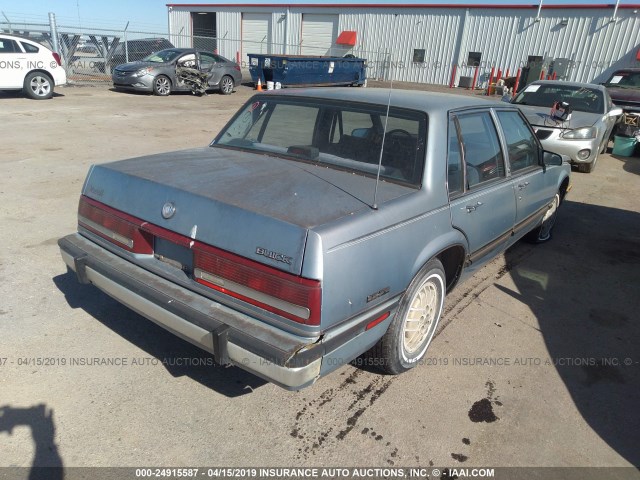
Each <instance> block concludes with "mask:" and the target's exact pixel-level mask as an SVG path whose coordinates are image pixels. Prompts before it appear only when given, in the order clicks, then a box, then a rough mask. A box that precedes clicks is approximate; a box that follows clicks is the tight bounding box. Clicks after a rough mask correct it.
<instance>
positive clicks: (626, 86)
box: [603, 68, 640, 137]
mask: <svg viewBox="0 0 640 480" xmlns="http://www.w3.org/2000/svg"><path fill="white" fill-rule="evenodd" d="M603 85H604V86H605V87H606V88H607V91H608V92H609V95H611V100H613V103H614V104H615V105H616V106H618V107H620V108H622V110H623V115H622V117H620V120H619V121H618V122H617V123H616V125H615V127H614V129H613V132H612V135H621V136H625V137H630V136H634V135H635V133H636V132H637V131H638V130H640V119H639V116H640V68H624V69H622V70H616V71H615V72H613V74H612V75H611V77H609V79H608V80H607V81H606V82H604V83H603Z"/></svg>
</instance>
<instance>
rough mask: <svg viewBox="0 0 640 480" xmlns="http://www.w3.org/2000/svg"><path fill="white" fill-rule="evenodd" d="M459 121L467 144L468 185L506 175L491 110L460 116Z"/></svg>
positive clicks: (470, 186)
mask: <svg viewBox="0 0 640 480" xmlns="http://www.w3.org/2000/svg"><path fill="white" fill-rule="evenodd" d="M458 124H459V125H460V136H461V137H462V145H463V147H464V161H465V163H466V165H465V167H466V170H467V187H468V188H473V187H474V186H475V185H479V184H482V183H485V182H489V181H491V180H495V179H498V178H503V177H504V176H505V170H504V158H503V156H502V150H500V142H499V141H498V133H497V132H496V127H495V125H494V124H493V120H492V118H491V115H490V114H489V112H479V113H469V114H464V115H460V116H459V117H458Z"/></svg>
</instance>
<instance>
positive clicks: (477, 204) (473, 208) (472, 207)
mask: <svg viewBox="0 0 640 480" xmlns="http://www.w3.org/2000/svg"><path fill="white" fill-rule="evenodd" d="M481 206H482V202H477V203H476V204H475V205H467V206H466V207H465V208H466V210H467V213H471V212H475V211H476V210H477V209H478V207H481Z"/></svg>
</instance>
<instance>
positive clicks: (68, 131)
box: [0, 85, 640, 478]
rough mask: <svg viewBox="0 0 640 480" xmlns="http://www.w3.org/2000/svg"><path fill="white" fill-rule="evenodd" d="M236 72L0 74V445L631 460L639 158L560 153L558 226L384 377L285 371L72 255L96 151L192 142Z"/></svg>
mask: <svg viewBox="0 0 640 480" xmlns="http://www.w3.org/2000/svg"><path fill="white" fill-rule="evenodd" d="M396 87H398V85H396ZM251 93H252V91H251V90H250V89H249V88H246V87H240V88H239V89H238V91H237V92H236V93H235V94H233V95H231V96H229V97H223V96H220V95H217V94H212V95H209V96H207V97H203V98H198V97H194V96H192V95H188V94H185V95H172V96H170V97H168V98H159V97H152V96H147V95H138V94H127V93H116V92H112V91H110V90H108V88H107V87H82V88H81V87H69V88H60V89H59V90H58V94H57V95H56V97H55V98H54V99H52V100H50V101H30V100H27V99H25V98H22V97H21V96H18V95H13V94H0V105H1V107H0V108H1V110H2V114H1V115H2V119H3V120H2V128H0V140H1V141H0V145H1V147H0V151H1V152H2V154H1V155H0V165H1V167H0V168H1V173H2V183H1V184H0V212H1V218H2V233H3V234H2V243H3V246H2V248H1V249H0V295H1V298H2V303H1V304H0V332H1V333H0V338H1V339H2V340H1V342H0V466H5V467H6V466H24V467H29V466H31V465H32V464H36V465H39V466H42V465H60V464H62V465H64V466H141V465H146V466H154V465H162V466H216V465H217V466H303V465H314V466H344V467H347V466H383V467H387V466H429V465H436V466H443V467H456V468H460V467H472V466H476V467H500V466H516V467H521V466H563V467H564V466H627V467H628V466H632V465H636V466H637V465H640V448H639V445H640V428H639V427H640V411H639V408H638V406H639V405H640V387H639V385H640V363H639V362H640V343H639V342H638V339H639V333H640V324H639V322H638V317H637V315H638V309H639V307H640V301H639V299H640V202H638V192H639V187H640V158H637V157H636V158H623V157H619V158H616V157H614V156H611V155H608V154H606V155H603V156H601V158H600V160H599V164H598V166H597V168H596V170H595V172H593V173H591V174H580V173H578V172H576V171H574V172H573V175H572V182H573V190H572V191H571V193H570V194H569V196H568V198H567V201H566V202H565V203H564V204H563V205H562V207H561V210H560V213H559V217H558V223H557V227H556V230H555V236H554V238H553V239H552V241H551V242H549V243H547V244H544V245H540V246H533V245H529V244H518V245H516V246H515V247H514V248H512V249H511V250H509V251H508V252H507V253H506V254H505V255H504V256H502V257H500V258H498V259H497V260H495V261H494V262H493V263H491V264H490V265H489V266H487V267H486V268H484V269H483V270H482V271H481V272H480V273H479V274H478V275H476V276H475V277H474V278H472V279H471V280H469V281H468V282H467V283H465V284H463V285H461V286H459V287H458V288H457V289H456V290H455V291H454V292H453V293H452V294H451V295H450V296H449V297H448V298H447V306H446V314H445V317H444V319H443V322H442V324H441V327H440V330H439V333H438V335H437V336H436V337H435V339H434V341H433V343H432V345H431V347H430V350H429V352H428V355H427V358H426V359H425V361H424V362H423V365H420V366H419V367H418V368H416V369H414V370H412V371H410V372H408V373H406V374H404V375H401V376H397V377H391V376H384V375H380V374H378V373H377V372H374V371H369V370H367V369H362V368H358V367H357V366H354V365H347V366H344V367H343V368H341V369H340V370H338V371H337V372H335V373H333V374H332V375H330V376H328V377H326V378H323V379H321V380H320V381H319V382H317V384H316V385H314V386H312V387H310V388H308V389H306V390H303V391H301V392H287V391H285V390H282V389H280V388H278V387H276V386H273V385H271V384H267V383H265V382H263V381H262V380H260V379H258V378H256V377H254V376H252V375H250V374H247V373H244V372H243V371H241V370H239V369H237V368H223V367H217V366H208V365H207V364H209V363H211V360H212V359H211V356H210V355H208V354H206V353H204V352H202V351H200V350H198V349H197V348H195V347H193V346H191V345H189V344H187V343H185V342H183V341H181V340H179V339H177V338H175V337H174V336H172V335H171V334H169V333H167V332H165V331H164V330H162V329H161V328H159V327H157V326H155V325H154V324H153V323H151V322H149V321H147V320H145V319H143V318H141V317H140V316H138V315H137V314H135V313H133V312H132V311H130V310H128V309H127V308H125V307H123V306H121V305H120V304H118V303H117V302H115V301H114V300H112V299H110V298H109V297H107V296H106V295H104V294H102V293H101V292H99V291H98V290H97V289H95V288H93V287H91V286H84V285H80V284H79V283H78V282H77V281H76V279H75V278H74V276H72V275H70V274H67V273H66V268H65V266H64V264H63V262H62V260H61V259H60V255H59V252H58V247H57V245H56V241H57V239H58V238H60V237H62V236H64V235H66V234H68V233H70V232H72V231H74V230H75V228H76V208H77V201H78V195H79V192H80V188H81V186H82V182H83V179H84V177H85V174H86V172H87V169H88V167H89V166H90V165H91V164H92V163H96V162H105V161H109V160H115V159H123V158H127V157H131V156H136V155H142V154H150V153H156V152H163V151H170V150H178V149H183V148H189V147H194V146H202V145H206V144H207V143H208V142H209V141H210V140H211V139H212V137H213V136H214V134H215V133H216V132H217V131H218V130H219V129H220V128H221V127H222V126H223V124H224V123H225V122H226V121H227V120H228V119H229V118H230V116H231V115H232V114H233V113H234V112H235V111H236V109H237V108H238V107H239V105H240V104H241V103H242V102H243V101H244V100H245V99H247V98H248V97H249V96H250V95H251ZM93 358H98V359H105V358H108V359H120V360H119V362H120V364H119V365H111V366H108V365H100V364H96V363H99V362H96V361H93V360H92V359H93ZM72 361H74V362H75V364H74V365H71V362H72ZM189 364H191V365H189ZM194 364H204V365H195V366H194ZM624 478H640V475H639V474H638V472H637V471H636V470H625V477H624Z"/></svg>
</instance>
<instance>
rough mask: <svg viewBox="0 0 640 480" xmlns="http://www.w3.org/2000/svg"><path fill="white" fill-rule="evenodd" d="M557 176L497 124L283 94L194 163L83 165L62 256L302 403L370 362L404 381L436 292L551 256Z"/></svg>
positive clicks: (264, 100)
mask: <svg viewBox="0 0 640 480" xmlns="http://www.w3.org/2000/svg"><path fill="white" fill-rule="evenodd" d="M387 101H389V102H390V103H389V108H388V109H387ZM387 112H388V117H387V116H386V114H387ZM387 119H388V120H387ZM385 128H386V130H385ZM567 161H568V159H567ZM569 174H570V166H569V164H568V163H563V158H562V157H561V156H560V155H557V154H553V153H549V152H544V151H543V149H542V147H541V145H540V143H539V141H538V139H537V138H536V136H535V134H534V132H533V130H532V129H531V127H530V125H529V124H528V123H527V121H526V119H525V117H524V116H523V115H522V113H521V112H520V111H519V110H518V109H517V108H516V107H514V106H511V105H508V104H496V103H495V102H490V101H486V100H481V99H475V98H469V97H465V96H454V95H443V94H435V93H426V92H416V91H393V92H392V93H391V95H390V94H389V92H388V91H387V90H382V89H369V88H367V89H349V88H332V89H321V88H318V89H308V90H287V91H280V90H279V91H278V93H274V92H265V93H261V94H258V95H255V96H253V97H252V98H251V99H250V100H249V101H248V102H247V103H246V104H245V105H244V106H243V107H242V108H241V109H240V110H239V111H238V113H237V114H236V115H235V116H234V117H233V118H232V119H231V121H230V122H229V123H228V124H227V125H226V126H225V127H224V128H223V130H222V131H221V132H220V134H219V135H218V136H217V137H216V138H215V140H214V141H213V142H212V143H211V144H210V145H209V146H208V147H204V148H196V149H191V150H185V151H181V152H174V153H167V154H158V155H151V156H145V157H140V158H135V159H130V160H124V161H118V162H114V163H108V164H103V165H94V166H93V167H92V168H91V170H90V171H89V174H88V176H87V179H86V182H85V184H84V187H83V190H82V194H81V197H80V205H79V209H78V231H77V233H74V234H71V235H69V236H66V237H64V238H62V239H60V240H59V242H58V243H59V246H60V249H61V252H62V258H63V259H64V262H65V263H66V264H67V265H68V267H69V268H70V269H72V270H73V271H75V272H76V275H77V278H78V280H79V281H80V282H82V283H91V284H93V285H95V286H96V287H98V288H100V289H101V290H103V291H105V292H107V293H108V294H109V295H110V296H112V297H114V298H115V299H117V300H118V301H120V302H122V303H123V304H125V305H127V306H129V307H131V308H132V309H133V310H135V311H137V312H139V313H141V314H142V315H145V316H147V317H148V318H150V319H151V320H153V321H154V322H156V323H158V324H159V325H161V326H163V327H165V328H167V329H168V330H170V331H171V332H173V333H175V334H176V335H178V336H179V337H181V338H183V339H186V340H188V341H190V342H192V343H194V344H196V345H198V346H200V347H201V348H203V349H205V350H207V351H209V352H212V353H213V354H214V355H215V358H216V360H217V361H218V362H220V363H221V364H233V365H237V366H238V367H240V368H243V369H245V370H248V371H250V372H253V373H254V374H256V375H259V376H261V377H263V378H265V379H267V380H269V381H272V382H274V383H276V384H278V385H281V386H283V387H285V388H288V389H300V388H302V387H305V386H308V385H310V384H312V383H314V382H315V381H316V380H317V379H318V378H319V377H321V376H323V375H326V374H327V373H329V372H331V371H333V370H335V369H337V368H338V367H340V366H341V365H344V364H345V363H347V362H349V361H350V360H352V359H354V358H355V357H357V356H359V355H361V354H363V353H364V352H368V353H367V355H369V356H370V357H371V358H372V359H373V360H374V361H375V365H379V366H380V367H381V368H383V369H384V370H386V371H387V372H390V373H393V374H398V373H401V372H403V371H406V370H408V369H410V368H412V367H414V366H415V365H416V364H417V363H418V362H419V361H420V359H422V358H423V357H424V355H425V352H426V350H427V347H428V346H429V343H430V342H431V339H432V338H433V335H434V333H435V331H436V328H437V325H438V321H439V320H440V317H441V315H442V311H443V305H444V301H445V294H446V293H447V292H448V291H450V290H451V289H452V288H453V287H454V286H455V285H456V284H457V283H458V282H460V281H462V280H463V279H464V278H466V277H467V276H468V275H470V274H471V273H472V272H474V271H475V270H477V269H478V268H479V267H481V266H482V265H483V264H485V263H486V262H488V261H489V260H491V259H493V258H494V257H495V256H496V255H497V254H498V253H500V252H502V251H503V250H504V249H506V248H508V247H509V246H511V245H513V244H514V243H515V242H516V241H518V239H520V238H522V237H523V236H525V235H528V236H529V238H530V239H532V240H533V241H535V242H543V241H546V240H548V239H549V238H550V237H551V231H552V228H553V226H554V223H555V220H556V216H557V212H558V207H559V206H560V204H561V202H562V200H563V198H564V196H565V194H566V193H567V192H568V191H569V188H570V187H569Z"/></svg>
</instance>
